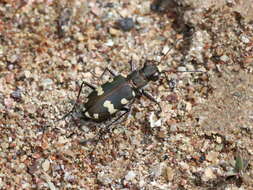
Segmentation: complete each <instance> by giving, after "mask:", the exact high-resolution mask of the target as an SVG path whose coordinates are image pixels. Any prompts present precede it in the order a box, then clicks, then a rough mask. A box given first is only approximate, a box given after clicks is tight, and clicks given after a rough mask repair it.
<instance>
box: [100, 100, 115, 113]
mask: <svg viewBox="0 0 253 190" xmlns="http://www.w3.org/2000/svg"><path fill="white" fill-rule="evenodd" d="M103 106H104V107H106V108H107V109H108V112H109V113H110V114H113V113H115V112H116V111H117V109H115V108H114V106H113V104H112V103H111V102H110V101H109V100H106V101H105V102H104V104H103Z"/></svg>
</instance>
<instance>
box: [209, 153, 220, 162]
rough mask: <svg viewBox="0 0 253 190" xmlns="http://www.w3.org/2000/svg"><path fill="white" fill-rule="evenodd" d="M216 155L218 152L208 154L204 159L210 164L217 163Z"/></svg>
mask: <svg viewBox="0 0 253 190" xmlns="http://www.w3.org/2000/svg"><path fill="white" fill-rule="evenodd" d="M218 155H219V153H218V152H213V151H212V152H209V153H208V154H207V156H206V159H207V160H208V161H210V162H212V163H217V161H218Z"/></svg>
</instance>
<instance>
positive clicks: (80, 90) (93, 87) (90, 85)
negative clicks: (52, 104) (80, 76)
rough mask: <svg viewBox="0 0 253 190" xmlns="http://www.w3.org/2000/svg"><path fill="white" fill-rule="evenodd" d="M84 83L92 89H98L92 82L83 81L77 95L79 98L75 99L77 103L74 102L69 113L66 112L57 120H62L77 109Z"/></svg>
mask: <svg viewBox="0 0 253 190" xmlns="http://www.w3.org/2000/svg"><path fill="white" fill-rule="evenodd" d="M84 85H86V86H88V87H89V88H91V89H92V90H95V89H96V87H95V86H93V85H92V84H89V83H87V82H85V81H83V82H82V84H81V87H80V89H79V91H78V95H77V98H76V101H75V104H74V106H73V108H72V109H71V111H70V112H68V113H67V114H65V115H64V116H63V117H62V118H61V119H59V120H57V121H60V120H63V119H65V118H66V117H68V116H69V115H70V114H71V113H73V112H74V110H75V109H76V106H77V105H78V100H79V97H80V94H81V92H82V89H83V86H84Z"/></svg>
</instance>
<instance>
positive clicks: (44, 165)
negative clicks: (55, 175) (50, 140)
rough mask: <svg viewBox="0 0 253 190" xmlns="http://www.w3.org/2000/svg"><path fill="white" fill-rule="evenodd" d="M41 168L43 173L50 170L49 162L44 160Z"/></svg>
mask: <svg viewBox="0 0 253 190" xmlns="http://www.w3.org/2000/svg"><path fill="white" fill-rule="evenodd" d="M42 168H43V170H44V171H45V172H46V171H48V170H49V168H50V162H49V160H45V161H44V162H43V163H42Z"/></svg>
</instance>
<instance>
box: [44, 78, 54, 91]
mask: <svg viewBox="0 0 253 190" xmlns="http://www.w3.org/2000/svg"><path fill="white" fill-rule="evenodd" d="M53 83H54V82H53V80H52V79H50V78H47V79H44V80H42V82H41V86H42V88H43V90H51V89H52V85H53Z"/></svg>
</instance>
